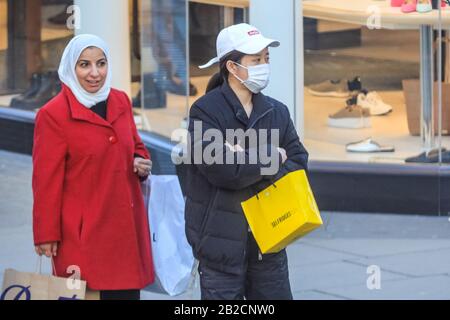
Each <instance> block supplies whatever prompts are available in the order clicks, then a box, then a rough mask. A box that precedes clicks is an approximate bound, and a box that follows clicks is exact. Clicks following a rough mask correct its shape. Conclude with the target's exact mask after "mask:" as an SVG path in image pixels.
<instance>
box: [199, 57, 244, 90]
mask: <svg viewBox="0 0 450 320" xmlns="http://www.w3.org/2000/svg"><path fill="white" fill-rule="evenodd" d="M244 56H245V53H242V52H239V51H236V50H234V51H231V52H230V53H229V54H227V55H226V56H224V57H223V58H222V59H220V61H219V68H220V71H219V72H217V73H216V74H214V75H213V76H212V77H211V79H209V82H208V85H207V86H206V93H208V92H209V91H211V90H213V89H215V88H217V87H219V86H221V85H222V84H223V83H224V82H225V81H227V82H228V75H229V74H230V73H229V72H228V69H227V61H228V60H231V61H234V62H237V63H241V59H242V58H243V57H244Z"/></svg>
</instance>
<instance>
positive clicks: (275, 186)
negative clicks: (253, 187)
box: [256, 182, 278, 200]
mask: <svg viewBox="0 0 450 320" xmlns="http://www.w3.org/2000/svg"><path fill="white" fill-rule="evenodd" d="M271 185H272V186H273V187H274V188H275V189H276V188H278V187H277V185H276V184H275V182H272V184H271ZM256 199H258V200H259V196H258V193H256Z"/></svg>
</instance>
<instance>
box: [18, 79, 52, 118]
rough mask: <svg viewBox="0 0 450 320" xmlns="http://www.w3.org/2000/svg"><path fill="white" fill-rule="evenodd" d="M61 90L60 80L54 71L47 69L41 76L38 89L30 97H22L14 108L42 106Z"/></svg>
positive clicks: (31, 108) (30, 108)
mask: <svg viewBox="0 0 450 320" xmlns="http://www.w3.org/2000/svg"><path fill="white" fill-rule="evenodd" d="M60 91H61V82H60V80H59V76H58V73H57V72H56V71H49V72H46V73H44V74H42V76H41V81H40V87H39V90H38V91H37V92H36V94H34V95H33V96H32V97H30V98H28V99H23V100H21V101H20V103H17V105H16V106H15V108H18V109H23V110H35V109H37V108H40V107H42V106H43V105H44V104H46V103H47V102H48V101H50V100H51V99H52V98H53V97H54V96H56V95H57V94H58V93H59V92H60Z"/></svg>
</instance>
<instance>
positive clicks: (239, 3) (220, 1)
mask: <svg viewBox="0 0 450 320" xmlns="http://www.w3.org/2000/svg"><path fill="white" fill-rule="evenodd" d="M189 2H196V3H202V4H210V5H216V6H223V7H232V8H248V7H249V6H250V0H189Z"/></svg>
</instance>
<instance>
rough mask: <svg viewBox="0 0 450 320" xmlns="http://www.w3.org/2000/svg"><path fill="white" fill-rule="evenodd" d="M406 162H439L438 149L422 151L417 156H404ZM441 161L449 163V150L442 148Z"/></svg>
mask: <svg viewBox="0 0 450 320" xmlns="http://www.w3.org/2000/svg"><path fill="white" fill-rule="evenodd" d="M405 162H407V163H438V162H439V149H438V148H436V149H432V150H430V151H428V152H422V153H421V154H419V155H418V156H414V157H409V158H406V160H405ZM442 162H443V163H450V151H447V149H445V148H442Z"/></svg>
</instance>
